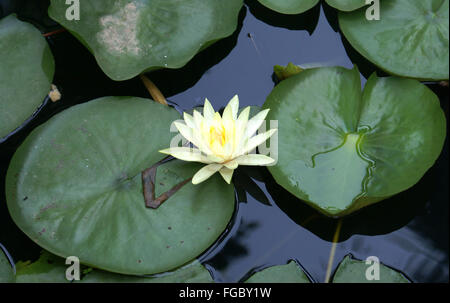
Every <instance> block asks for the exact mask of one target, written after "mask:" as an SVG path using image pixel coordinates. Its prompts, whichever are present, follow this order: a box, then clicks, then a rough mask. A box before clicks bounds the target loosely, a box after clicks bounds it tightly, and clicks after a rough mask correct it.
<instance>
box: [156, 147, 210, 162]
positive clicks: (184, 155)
mask: <svg viewBox="0 0 450 303" xmlns="http://www.w3.org/2000/svg"><path fill="white" fill-rule="evenodd" d="M159 152H160V153H163V154H167V155H171V156H172V157H175V158H177V159H180V160H183V161H191V162H201V163H205V164H210V163H213V161H211V160H210V159H209V158H208V157H207V156H204V155H202V153H201V151H200V150H199V149H195V148H190V147H171V148H167V149H163V150H160V151H159Z"/></svg>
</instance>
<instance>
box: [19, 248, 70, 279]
mask: <svg viewBox="0 0 450 303" xmlns="http://www.w3.org/2000/svg"><path fill="white" fill-rule="evenodd" d="M68 267H69V265H66V264H65V262H64V259H61V258H59V257H57V256H55V255H52V254H51V253H49V252H46V251H43V252H42V253H41V255H40V257H39V259H38V260H36V261H35V262H31V261H26V262H17V264H16V268H17V272H16V278H15V282H17V283H68V282H69V281H68V280H67V279H66V270H67V268H68Z"/></svg>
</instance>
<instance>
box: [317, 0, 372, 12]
mask: <svg viewBox="0 0 450 303" xmlns="http://www.w3.org/2000/svg"><path fill="white" fill-rule="evenodd" d="M326 2H327V3H328V5H329V6H331V7H334V8H336V9H338V10H341V11H346V12H349V11H354V10H355V9H358V8H361V7H363V6H366V5H367V4H366V0H326Z"/></svg>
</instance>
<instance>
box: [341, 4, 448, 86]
mask: <svg viewBox="0 0 450 303" xmlns="http://www.w3.org/2000/svg"><path fill="white" fill-rule="evenodd" d="M448 5H449V1H448V0H424V1H411V0H393V1H385V2H383V3H382V5H381V9H380V20H379V21H375V20H372V21H369V20H367V19H366V16H365V11H364V10H358V11H354V12H352V13H340V14H339V24H340V27H341V30H342V32H343V34H344V36H345V38H347V40H348V41H349V42H350V44H351V45H352V46H353V47H354V48H355V49H356V50H357V51H358V52H359V53H361V54H362V55H363V56H364V57H366V58H367V59H368V60H369V61H371V62H373V63H374V64H376V65H377V66H378V67H380V68H381V69H383V70H385V71H386V72H388V73H391V74H393V75H399V76H404V77H410V78H417V79H423V80H446V79H448V78H449V76H448V75H449V74H448V71H449V42H448V37H449V32H448V29H449V23H448V11H449V7H448Z"/></svg>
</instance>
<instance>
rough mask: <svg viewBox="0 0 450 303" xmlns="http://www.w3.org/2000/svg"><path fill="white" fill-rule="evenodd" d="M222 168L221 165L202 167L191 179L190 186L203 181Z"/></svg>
mask: <svg viewBox="0 0 450 303" xmlns="http://www.w3.org/2000/svg"><path fill="white" fill-rule="evenodd" d="M222 167H223V165H222V164H209V165H206V166H205V167H202V168H201V169H200V170H199V171H198V172H197V173H196V174H195V175H194V177H193V178H192V184H199V183H201V182H203V181H205V180H206V179H208V178H209V177H211V176H212V175H214V174H215V173H216V172H218V171H219V170H220V169H221V168H222Z"/></svg>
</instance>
